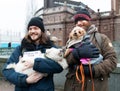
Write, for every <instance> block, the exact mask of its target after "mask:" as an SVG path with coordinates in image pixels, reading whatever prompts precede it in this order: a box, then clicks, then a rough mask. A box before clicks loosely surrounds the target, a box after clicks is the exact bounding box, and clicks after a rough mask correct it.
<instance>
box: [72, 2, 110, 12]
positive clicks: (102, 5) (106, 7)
mask: <svg viewBox="0 0 120 91" xmlns="http://www.w3.org/2000/svg"><path fill="white" fill-rule="evenodd" d="M73 1H79V2H82V3H84V4H85V5H88V7H90V8H91V9H93V10H94V11H96V12H97V10H98V9H100V11H101V12H103V11H110V10H111V0H73Z"/></svg>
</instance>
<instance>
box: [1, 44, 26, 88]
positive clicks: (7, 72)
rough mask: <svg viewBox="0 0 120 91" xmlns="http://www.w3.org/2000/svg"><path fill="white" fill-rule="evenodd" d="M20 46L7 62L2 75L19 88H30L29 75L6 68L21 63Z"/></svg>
mask: <svg viewBox="0 0 120 91" xmlns="http://www.w3.org/2000/svg"><path fill="white" fill-rule="evenodd" d="M20 53H21V52H20V46H18V47H17V48H16V49H15V50H14V52H13V53H12V54H11V56H10V58H9V59H8V60H7V62H6V63H5V65H4V66H3V69H2V74H3V76H4V77H5V78H6V79H7V80H8V81H10V82H11V83H13V84H15V85H17V86H25V87H26V86H28V84H27V83H26V78H27V75H24V74H20V73H17V72H15V70H14V69H6V66H7V65H8V64H10V63H17V62H18V61H19V56H20Z"/></svg>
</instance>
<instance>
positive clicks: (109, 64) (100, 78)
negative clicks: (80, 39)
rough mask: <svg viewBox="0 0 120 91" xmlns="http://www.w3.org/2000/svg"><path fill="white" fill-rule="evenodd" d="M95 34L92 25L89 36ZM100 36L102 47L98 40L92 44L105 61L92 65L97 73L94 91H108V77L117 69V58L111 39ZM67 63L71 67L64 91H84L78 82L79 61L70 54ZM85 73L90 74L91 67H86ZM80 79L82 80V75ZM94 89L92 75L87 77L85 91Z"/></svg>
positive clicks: (94, 40)
mask: <svg viewBox="0 0 120 91" xmlns="http://www.w3.org/2000/svg"><path fill="white" fill-rule="evenodd" d="M95 32H96V29H95V26H93V25H92V26H91V27H90V30H89V34H91V35H93V34H94V33H95ZM100 36H101V40H102V43H101V47H100V46H99V45H98V43H97V41H96V38H95V37H93V38H92V43H93V44H94V45H96V47H97V48H99V49H100V52H101V54H102V56H103V61H102V62H101V63H99V64H95V65H92V67H93V69H94V72H95V74H94V78H93V81H94V88H95V89H94V91H108V77H109V74H110V73H111V72H112V71H113V70H114V69H115V68H116V64H117V57H116V53H115V51H114V48H113V46H112V45H111V41H110V40H109V38H108V37H107V36H106V35H104V34H100ZM67 62H68V64H70V67H69V70H68V73H67V75H66V82H65V87H64V91H82V90H81V88H82V84H81V83H79V82H78V80H77V79H76V75H75V72H76V65H77V62H78V61H77V60H76V59H75V58H74V56H73V55H72V53H70V55H69V56H68V57H67ZM84 73H89V67H86V66H84ZM79 78H81V75H80V74H79ZM92 87H93V85H92V80H91V77H90V75H86V76H85V84H84V91H92Z"/></svg>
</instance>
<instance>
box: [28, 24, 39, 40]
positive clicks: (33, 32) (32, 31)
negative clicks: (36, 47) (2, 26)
mask: <svg viewBox="0 0 120 91" xmlns="http://www.w3.org/2000/svg"><path fill="white" fill-rule="evenodd" d="M28 35H29V36H30V38H31V39H32V40H33V41H35V42H36V41H37V40H39V38H40V37H41V29H40V28H39V27H37V26H30V27H29V30H28Z"/></svg>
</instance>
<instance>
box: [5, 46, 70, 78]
mask: <svg viewBox="0 0 120 91" xmlns="http://www.w3.org/2000/svg"><path fill="white" fill-rule="evenodd" d="M34 52H36V53H35V56H34V57H31V56H32V55H33V54H32V52H24V54H29V56H26V55H23V57H20V58H19V62H18V63H17V64H15V63H12V64H9V65H7V67H6V69H10V68H14V69H15V71H16V72H19V73H23V74H27V75H30V74H32V73H33V72H35V71H34V70H33V68H28V69H26V70H23V69H24V68H25V66H24V62H25V61H26V60H30V61H34V59H35V58H50V59H52V60H54V61H56V62H57V63H58V64H60V65H61V66H62V68H63V69H66V68H67V67H68V64H67V61H66V59H65V58H64V53H63V49H61V48H58V49H57V48H50V49H46V53H44V54H43V53H41V52H40V51H34ZM41 75H43V76H46V74H43V73H41Z"/></svg>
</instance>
